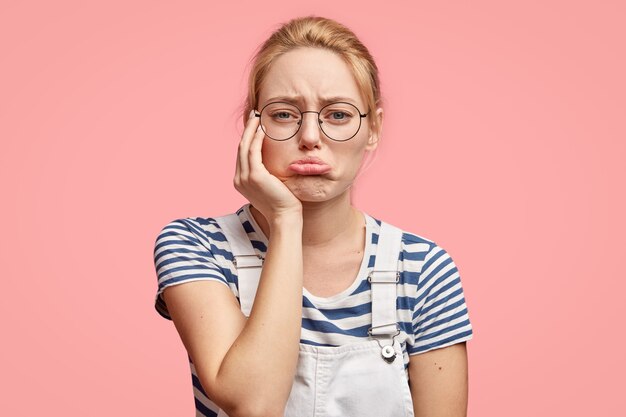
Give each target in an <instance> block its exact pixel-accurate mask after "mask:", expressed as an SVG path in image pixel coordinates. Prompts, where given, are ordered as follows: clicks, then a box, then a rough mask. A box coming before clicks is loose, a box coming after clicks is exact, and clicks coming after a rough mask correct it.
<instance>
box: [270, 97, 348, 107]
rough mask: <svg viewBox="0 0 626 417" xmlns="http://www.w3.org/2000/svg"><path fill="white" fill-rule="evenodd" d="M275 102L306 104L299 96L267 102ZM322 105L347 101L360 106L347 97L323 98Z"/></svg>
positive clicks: (321, 99) (273, 98)
mask: <svg viewBox="0 0 626 417" xmlns="http://www.w3.org/2000/svg"><path fill="white" fill-rule="evenodd" d="M273 101H287V102H289V103H299V104H302V103H304V97H302V96H300V95H297V96H275V97H271V98H269V99H267V100H266V103H271V102H273ZM319 101H320V104H329V103H336V102H338V101H346V102H348V103H351V104H354V105H355V106H358V105H357V103H356V102H355V101H354V100H353V99H351V98H350V97H345V96H332V97H322V98H320V99H319Z"/></svg>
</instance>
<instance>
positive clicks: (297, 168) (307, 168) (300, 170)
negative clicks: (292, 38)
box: [289, 163, 331, 175]
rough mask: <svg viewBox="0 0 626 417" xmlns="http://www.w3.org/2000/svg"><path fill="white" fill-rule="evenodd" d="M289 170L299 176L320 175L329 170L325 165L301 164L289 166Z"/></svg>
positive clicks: (328, 166)
mask: <svg viewBox="0 0 626 417" xmlns="http://www.w3.org/2000/svg"><path fill="white" fill-rule="evenodd" d="M289 169H290V170H292V171H293V172H295V173H296V174H300V175H321V174H326V173H327V172H328V171H330V170H331V167H330V165H326V164H301V163H294V164H291V165H289Z"/></svg>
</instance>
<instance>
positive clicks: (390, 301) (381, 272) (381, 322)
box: [367, 222, 402, 336]
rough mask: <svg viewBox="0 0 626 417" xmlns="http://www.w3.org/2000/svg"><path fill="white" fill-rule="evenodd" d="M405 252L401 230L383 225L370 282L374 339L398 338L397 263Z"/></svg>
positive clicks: (371, 329)
mask: <svg viewBox="0 0 626 417" xmlns="http://www.w3.org/2000/svg"><path fill="white" fill-rule="evenodd" d="M401 249H402V230H400V229H398V228H397V227H395V226H392V225H390V224H388V223H385V222H381V225H380V233H379V235H378V246H377V248H376V262H375V263H374V269H373V270H372V271H371V272H370V273H369V276H368V277H367V280H368V281H369V282H370V284H371V286H372V327H371V328H370V329H369V333H370V335H372V336H381V335H385V336H387V335H390V336H392V335H396V334H398V332H399V330H400V328H399V326H398V324H397V322H398V318H397V310H396V297H397V283H398V281H399V280H400V272H399V270H398V260H399V258H400V250H401Z"/></svg>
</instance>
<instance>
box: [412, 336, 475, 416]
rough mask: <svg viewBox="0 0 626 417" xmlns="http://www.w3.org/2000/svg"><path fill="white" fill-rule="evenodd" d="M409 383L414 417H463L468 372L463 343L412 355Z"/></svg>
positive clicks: (465, 404) (464, 413)
mask: <svg viewBox="0 0 626 417" xmlns="http://www.w3.org/2000/svg"><path fill="white" fill-rule="evenodd" d="M409 379H410V386H411V396H412V397H413V410H414V413H415V417H465V416H466V415H467V394H468V369H467V349H466V346H465V342H462V343H457V344H454V345H452V346H447V347H444V348H440V349H434V350H431V351H429V352H426V353H421V354H416V355H411V357H410V359H409Z"/></svg>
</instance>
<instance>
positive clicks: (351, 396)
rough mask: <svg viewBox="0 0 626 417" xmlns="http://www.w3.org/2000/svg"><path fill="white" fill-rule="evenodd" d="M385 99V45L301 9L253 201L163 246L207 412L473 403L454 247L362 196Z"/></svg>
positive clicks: (432, 412) (248, 179)
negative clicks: (364, 205)
mask: <svg viewBox="0 0 626 417" xmlns="http://www.w3.org/2000/svg"><path fill="white" fill-rule="evenodd" d="M380 103H381V98H380V91H379V81H378V71H377V68H376V65H375V63H374V61H373V58H372V57H371V55H370V54H369V52H368V50H367V49H366V48H365V46H363V45H362V44H361V43H360V42H359V40H358V39H357V38H356V36H355V35H354V34H353V33H352V32H351V31H350V30H349V29H347V28H346V27H344V26H342V25H340V24H339V23H337V22H335V21H332V20H329V19H324V18H319V17H305V18H299V19H294V20H292V21H290V22H288V23H287V24H285V25H283V26H282V27H281V28H280V29H278V30H277V31H276V32H275V33H274V34H273V35H272V36H271V37H270V38H269V39H268V40H267V41H266V42H265V43H264V44H263V46H262V47H261V49H260V50H259V51H258V53H257V55H256V57H255V61H254V66H253V68H252V70H251V73H250V78H249V93H248V98H247V103H246V108H245V113H244V114H246V115H247V116H246V117H245V120H246V121H245V129H244V132H243V135H242V138H241V141H240V144H239V150H238V155H237V163H236V172H235V178H234V186H235V188H236V189H237V190H238V191H239V192H240V193H241V194H242V195H243V196H245V197H246V199H248V200H249V202H250V203H249V204H246V205H244V206H243V207H241V208H240V209H239V210H237V212H236V213H233V214H231V215H228V216H219V217H210V218H199V217H198V218H187V219H178V220H174V221H172V222H170V223H169V224H168V225H166V226H165V227H164V228H163V230H162V231H161V233H160V235H159V237H158V239H157V242H156V247H155V251H154V254H155V266H156V270H157V275H158V279H159V288H158V293H157V297H156V304H155V306H156V309H157V311H159V313H161V314H162V315H163V316H164V317H166V318H168V319H171V320H173V322H174V324H175V326H176V329H177V331H178V333H179V334H180V337H181V340H182V342H183V344H184V346H185V348H186V350H187V352H188V354H189V363H190V367H191V372H192V377H193V378H192V379H193V384H194V395H195V400H196V410H197V415H198V416H213V415H220V416H224V415H228V416H230V417H236V416H245V417H254V416H264V417H267V416H283V415H286V416H314V415H315V416H324V417H328V416H412V415H415V416H430V417H432V416H443V415H445V416H462V415H465V413H466V407H467V355H466V349H465V341H467V340H469V339H470V338H471V337H472V328H471V325H470V322H469V318H468V314H467V309H466V306H465V300H464V297H463V291H462V287H461V282H460V278H459V275H458V271H457V269H456V266H455V265H454V262H453V261H452V259H451V258H450V256H449V255H448V254H447V253H446V251H445V250H443V249H442V248H441V247H439V246H438V245H437V244H435V243H434V242H432V241H431V240H428V239H425V238H423V237H420V236H419V235H415V234H411V233H408V232H402V231H401V230H400V229H398V228H395V227H393V226H391V225H389V224H388V223H386V222H381V221H380V220H377V219H374V218H373V217H371V216H369V215H367V214H365V213H363V212H361V211H359V210H357V209H356V208H355V207H353V206H352V204H351V200H350V190H351V187H352V184H353V182H354V179H355V177H356V176H357V174H358V171H359V169H360V167H361V163H362V161H363V158H364V156H365V155H366V154H367V153H368V152H371V151H373V150H374V149H375V148H376V147H377V146H378V142H379V138H380V135H381V128H382V120H383V110H382V108H381V107H380ZM183 283H185V285H180V284H183Z"/></svg>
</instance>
